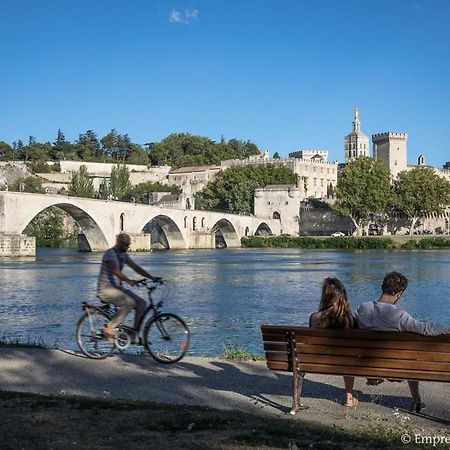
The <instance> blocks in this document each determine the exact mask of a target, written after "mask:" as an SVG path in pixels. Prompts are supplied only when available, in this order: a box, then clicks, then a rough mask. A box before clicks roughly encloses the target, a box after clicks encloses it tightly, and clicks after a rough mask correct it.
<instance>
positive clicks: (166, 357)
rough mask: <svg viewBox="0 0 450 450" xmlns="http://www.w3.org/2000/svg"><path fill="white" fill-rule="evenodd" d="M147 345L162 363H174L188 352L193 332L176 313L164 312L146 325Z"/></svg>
mask: <svg viewBox="0 0 450 450" xmlns="http://www.w3.org/2000/svg"><path fill="white" fill-rule="evenodd" d="M144 340H145V347H146V348H147V350H148V351H149V353H150V355H152V357H153V358H155V359H156V361H159V362H161V363H165V364H172V363H174V362H177V361H179V360H180V359H181V358H183V356H184V355H185V354H186V353H187V351H188V349H189V343H190V340H191V333H190V331H189V328H188V326H187V325H186V324H185V322H184V320H183V319H181V318H180V317H178V316H177V315H175V314H171V313H163V314H159V315H157V316H155V317H153V318H151V319H150V321H149V322H148V323H147V324H146V326H145V333H144Z"/></svg>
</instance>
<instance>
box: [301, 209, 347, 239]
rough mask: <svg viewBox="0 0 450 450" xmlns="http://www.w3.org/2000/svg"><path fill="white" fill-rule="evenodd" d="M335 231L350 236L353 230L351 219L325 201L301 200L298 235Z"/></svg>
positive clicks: (324, 233)
mask: <svg viewBox="0 0 450 450" xmlns="http://www.w3.org/2000/svg"><path fill="white" fill-rule="evenodd" d="M337 231H341V232H342V233H344V234H345V235H346V236H348V235H350V236H351V235H352V233H353V231H354V226H353V223H352V221H351V220H350V219H349V218H347V217H342V216H341V215H339V214H337V213H336V212H334V211H333V210H332V209H331V208H330V207H329V206H328V205H327V204H326V203H323V202H315V201H310V202H308V203H304V202H302V204H301V207H300V236H331V235H332V234H333V233H335V232H337Z"/></svg>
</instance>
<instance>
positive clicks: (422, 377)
mask: <svg viewBox="0 0 450 450" xmlns="http://www.w3.org/2000/svg"><path fill="white" fill-rule="evenodd" d="M278 364H279V365H280V366H282V363H278ZM269 368H270V367H269ZM272 370H276V369H272ZM284 370H288V369H284ZM300 371H301V372H303V371H304V372H306V373H309V372H310V373H320V374H327V375H350V376H356V377H377V378H378V377H379V378H392V379H399V380H417V381H439V382H443V383H450V373H445V372H431V371H420V370H414V371H412V370H411V371H405V370H394V369H375V368H372V367H371V368H367V367H362V366H361V367H350V366H347V367H342V366H331V365H330V366H329V365H325V364H301V365H300Z"/></svg>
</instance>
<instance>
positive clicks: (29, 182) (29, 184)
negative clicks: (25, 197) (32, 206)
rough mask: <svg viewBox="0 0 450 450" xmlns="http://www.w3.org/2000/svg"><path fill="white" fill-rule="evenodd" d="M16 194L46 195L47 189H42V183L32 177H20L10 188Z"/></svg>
mask: <svg viewBox="0 0 450 450" xmlns="http://www.w3.org/2000/svg"><path fill="white" fill-rule="evenodd" d="M9 189H10V190H11V191H14V192H31V193H34V194H45V189H44V188H43V187H42V181H41V180H40V179H39V178H37V177H34V176H32V175H30V176H28V177H19V178H17V179H16V180H15V181H14V183H12V185H11V186H10V188H9Z"/></svg>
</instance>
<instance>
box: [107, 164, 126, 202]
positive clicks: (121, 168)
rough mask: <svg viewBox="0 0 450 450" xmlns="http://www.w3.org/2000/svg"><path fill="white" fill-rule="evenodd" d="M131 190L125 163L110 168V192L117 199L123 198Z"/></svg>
mask: <svg viewBox="0 0 450 450" xmlns="http://www.w3.org/2000/svg"><path fill="white" fill-rule="evenodd" d="M130 191H131V183H130V172H129V171H128V168H127V166H126V165H125V164H117V165H115V166H113V168H112V169H111V184H110V186H109V192H110V194H111V195H112V196H113V197H114V198H115V199H117V200H123V199H124V198H125V197H126V196H127V194H128V193H129V192H130Z"/></svg>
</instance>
